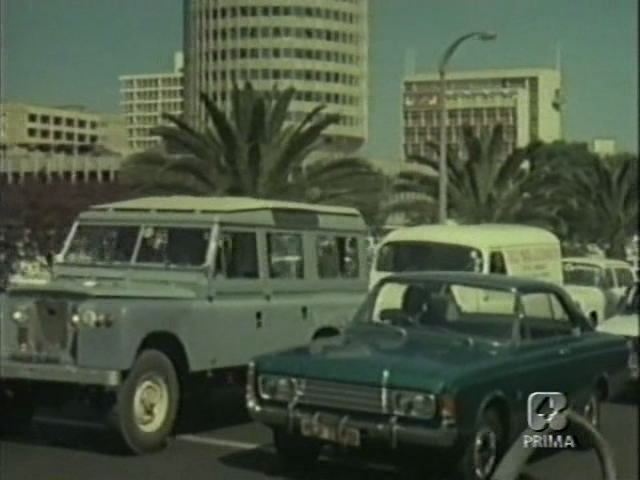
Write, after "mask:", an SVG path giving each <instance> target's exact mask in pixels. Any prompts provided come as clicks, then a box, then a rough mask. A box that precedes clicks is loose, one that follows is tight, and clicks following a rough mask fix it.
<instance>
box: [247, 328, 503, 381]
mask: <svg viewBox="0 0 640 480" xmlns="http://www.w3.org/2000/svg"><path fill="white" fill-rule="evenodd" d="M505 350H506V348H505V347H504V346H501V345H498V344H495V343H491V342H487V341H481V340H478V339H477V338H474V339H472V340H471V339H469V338H468V337H464V336H460V335H456V334H448V333H444V332H440V331H437V332H431V331H429V330H427V329H416V328H413V329H408V330H406V334H404V333H402V331H401V330H400V329H393V328H390V327H389V328H385V327H383V326H366V327H365V326H363V327H354V328H351V329H349V330H348V331H347V332H346V333H345V334H344V335H342V336H339V337H333V338H331V339H323V340H318V341H315V342H313V343H311V344H310V345H309V346H306V347H298V348H295V349H292V350H287V351H284V352H280V353H276V354H272V355H266V356H263V357H260V358H259V359H258V360H257V367H258V371H266V372H270V373H276V374H284V375H290V376H295V377H302V378H314V379H320V380H328V381H333V382H342V383H352V384H361V385H370V386H380V385H381V383H382V376H383V372H384V371H385V370H388V371H389V378H388V386H389V387H391V388H405V389H411V388H416V389H420V390H423V389H426V390H429V391H432V392H436V393H437V392H439V391H441V390H442V388H443V387H444V385H445V384H446V383H448V382H449V381H450V380H453V379H454V378H456V377H457V376H459V375H461V374H463V373H464V374H468V373H469V371H470V369H473V368H482V367H483V366H485V365H486V364H488V363H493V362H495V361H497V360H498V358H499V357H501V356H502V355H503V354H504V351H505Z"/></svg>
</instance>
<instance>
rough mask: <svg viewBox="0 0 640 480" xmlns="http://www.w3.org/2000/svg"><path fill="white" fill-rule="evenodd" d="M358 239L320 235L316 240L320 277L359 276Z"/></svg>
mask: <svg viewBox="0 0 640 480" xmlns="http://www.w3.org/2000/svg"><path fill="white" fill-rule="evenodd" d="M358 253H359V252H358V239H357V238H355V237H334V236H329V235H320V236H318V240H317V242H316V257H317V261H318V276H319V277H320V278H340V277H342V278H357V277H358V274H359V272H360V265H359V261H358Z"/></svg>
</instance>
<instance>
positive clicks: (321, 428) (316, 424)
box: [300, 417, 360, 447]
mask: <svg viewBox="0 0 640 480" xmlns="http://www.w3.org/2000/svg"><path fill="white" fill-rule="evenodd" d="M300 431H301V432H302V435H304V436H306V437H313V438H317V439H319V440H324V441H325V442H331V443H338V444H340V445H344V446H347V447H359V446H360V431H359V430H358V429H357V428H342V429H339V428H338V426H337V425H332V424H327V423H323V422H322V420H321V419H317V418H314V417H303V418H302V420H301V423H300Z"/></svg>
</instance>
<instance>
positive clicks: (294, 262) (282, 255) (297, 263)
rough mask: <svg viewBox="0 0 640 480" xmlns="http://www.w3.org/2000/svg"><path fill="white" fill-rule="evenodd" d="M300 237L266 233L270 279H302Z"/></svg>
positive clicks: (302, 265) (302, 254) (302, 258)
mask: <svg viewBox="0 0 640 480" xmlns="http://www.w3.org/2000/svg"><path fill="white" fill-rule="evenodd" d="M302 245H303V243H302V235H300V234H294V233H268V234H267V256H268V259H269V277H270V278H279V279H287V278H304V252H303V248H302Z"/></svg>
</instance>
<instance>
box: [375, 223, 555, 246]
mask: <svg viewBox="0 0 640 480" xmlns="http://www.w3.org/2000/svg"><path fill="white" fill-rule="evenodd" d="M397 241H400V242H402V241H405V242H421V241H423V242H424V241H429V242H442V243H448V244H455V245H464V246H477V247H480V248H483V247H484V248H491V247H498V246H501V245H514V246H515V245H537V244H541V243H544V244H553V245H556V244H557V245H558V246H559V240H558V238H557V237H556V236H555V235H554V234H553V233H551V232H549V231H548V230H545V229H543V228H539V227H533V226H529V225H515V224H502V223H480V224H475V225H418V226H415V227H405V228H398V229H396V230H393V231H392V232H390V233H388V234H387V235H386V236H385V237H384V238H383V240H382V242H381V243H386V242H397Z"/></svg>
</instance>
